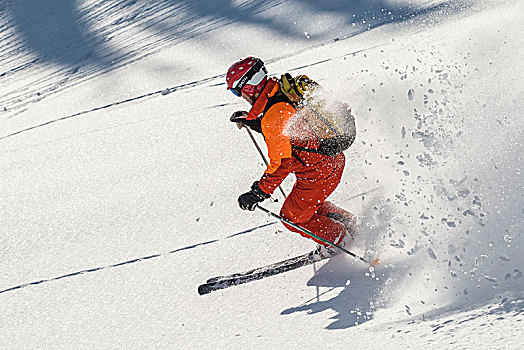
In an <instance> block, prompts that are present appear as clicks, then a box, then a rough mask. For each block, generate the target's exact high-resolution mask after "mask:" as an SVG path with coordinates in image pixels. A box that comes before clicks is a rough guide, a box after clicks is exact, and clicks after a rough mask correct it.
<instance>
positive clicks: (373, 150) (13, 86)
mask: <svg viewBox="0 0 524 350" xmlns="http://www.w3.org/2000/svg"><path fill="white" fill-rule="evenodd" d="M522 23H524V2H523V1H522V0H511V1H461V0H458V1H453V0H450V1H425V0H417V1H413V0H412V1H407V0H372V1H371V0H370V1H349V0H348V1H344V0H341V1H321V0H291V1H283V0H270V1H264V2H261V1H250V0H235V1H229V0H228V1H223V0H204V1H174V0H173V1H169V0H157V1H146V0H135V1H119V0H114V1H102V0H79V1H70V2H67V1H57V0H50V1H41V0H4V1H1V2H0V125H1V126H0V252H1V254H0V262H1V263H2V267H3V268H2V272H1V276H0V305H1V309H2V312H1V313H0V348H3V349H30V348H34V349H81V348H86V349H186V348H191V349H273V348H274V349H277V348H278V349H280V348H282V349H316V348H321V349H404V348H412V349H422V348H424V349H522V348H523V346H524V322H523V321H524V316H523V313H524V293H523V286H524V278H523V271H524V254H523V252H522V247H523V243H524V239H523V233H524V232H523V222H524V220H523V217H524V191H523V175H522V172H523V165H524V161H523V154H524V144H523V136H522V130H523V129H524V122H523V118H522V111H523V110H524V104H523V101H524V93H523V92H524V76H523V75H522V72H523V71H524V63H523V62H524V60H523V59H522V56H523V54H524V41H523V37H524V27H523V26H522ZM248 55H254V56H258V57H261V58H262V59H263V60H264V61H265V62H266V65H267V67H268V69H269V71H270V73H271V74H274V75H278V74H283V73H285V72H290V73H292V74H307V75H308V76H310V77H311V78H312V79H314V80H316V81H318V82H319V83H320V84H322V85H323V86H324V87H325V88H326V89H328V91H330V92H331V93H332V96H334V97H336V98H337V99H339V100H341V101H344V102H347V103H348V104H350V105H351V107H352V109H353V113H354V114H355V116H356V122H357V129H358V134H357V139H356V141H355V144H354V145H353V146H352V147H351V148H350V149H349V150H348V151H346V152H345V154H346V157H347V164H346V170H345V173H344V176H343V179H342V182H341V184H340V186H339V187H338V189H337V190H336V191H335V192H334V193H333V195H332V196H331V198H330V200H332V201H333V202H335V203H337V204H338V205H340V206H343V207H344V208H347V209H348V210H350V211H352V212H354V213H355V214H356V215H358V218H359V236H358V238H357V242H356V246H355V247H354V251H355V253H357V254H359V255H363V256H370V257H379V258H380V259H381V261H382V264H381V265H379V266H378V267H377V268H376V269H375V271H370V270H369V269H368V266H366V265H365V264H363V263H361V262H359V261H357V260H355V259H352V258H351V257H350V256H345V255H344V256H342V255H339V256H337V257H335V258H333V259H331V260H329V261H328V262H323V263H317V264H316V265H314V266H307V267H304V268H301V269H298V270H294V271H291V272H288V273H285V274H281V275H278V276H274V277H271V278H268V279H265V280H260V281H255V282H252V283H249V284H245V285H241V286H235V287H232V288H229V289H225V290H223V291H217V292H213V293H211V294H208V295H205V296H199V295H198V293H197V287H198V285H199V284H201V283H203V282H205V281H206V280H207V279H208V278H210V277H214V276H217V275H222V274H228V273H234V272H239V271H243V270H247V269H250V268H253V267H258V266H262V265H265V264H268V263H273V262H276V261H279V260H282V259H286V258H289V257H293V256H296V255H300V254H303V253H305V252H308V251H310V250H312V249H314V246H315V245H314V244H313V243H312V242H311V241H309V240H307V239H304V238H301V237H300V236H298V235H297V234H294V233H290V232H288V231H286V230H285V228H284V227H283V226H282V225H281V224H280V223H278V222H276V221H275V220H274V219H272V218H270V217H268V216H266V215H264V214H263V213H262V212H260V211H255V212H253V213H250V212H243V211H241V210H240V209H239V208H238V207H237V203H236V199H237V196H238V195H239V194H241V193H243V192H245V191H246V190H248V189H249V186H250V185H251V183H252V182H253V181H254V180H256V179H258V178H259V177H260V176H261V174H262V172H263V171H264V165H263V162H262V160H261V159H260V157H259V154H258V153H257V151H256V150H255V148H254V146H253V145H252V144H251V141H250V139H249V137H248V135H247V134H246V133H245V131H243V130H239V129H237V128H236V126H235V125H233V124H232V123H230V122H229V121H228V119H229V116H230V115H231V113H233V112H234V111H236V110H243V109H247V108H248V106H247V105H246V103H245V102H244V101H243V100H241V99H237V98H235V97H234V96H233V95H232V94H231V93H229V92H227V91H226V89H225V84H224V80H225V79H224V73H225V71H226V70H227V68H228V67H229V65H230V64H231V63H232V62H234V61H236V60H237V59H239V58H242V57H246V56H248ZM257 139H258V141H259V142H260V144H263V140H262V139H261V138H257ZM292 185H293V178H290V179H287V180H286V181H285V182H284V184H283V188H284V190H285V191H286V192H287V193H289V191H290V190H291V187H292ZM274 197H275V198H278V202H269V201H268V202H267V203H264V205H265V206H266V207H267V208H270V209H271V210H274V211H276V212H278V210H279V208H280V205H281V204H282V198H281V197H280V196H279V194H278V193H276V194H275V196H274Z"/></svg>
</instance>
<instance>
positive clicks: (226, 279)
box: [198, 252, 328, 295]
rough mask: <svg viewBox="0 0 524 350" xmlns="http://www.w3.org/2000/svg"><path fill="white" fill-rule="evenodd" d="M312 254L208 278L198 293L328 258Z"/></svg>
mask: <svg viewBox="0 0 524 350" xmlns="http://www.w3.org/2000/svg"><path fill="white" fill-rule="evenodd" d="M311 256H312V252H311V253H307V254H304V255H299V256H296V257H294V258H290V259H286V260H283V261H280V262H277V263H274V264H270V265H266V266H262V267H258V268H255V269H252V270H249V271H246V272H241V273H234V274H232V275H227V276H218V277H213V278H210V279H208V280H207V282H206V283H204V284H202V285H200V286H198V294H200V295H203V294H208V293H211V292H213V291H215V290H219V289H224V288H229V287H231V286H236V285H239V284H244V283H248V282H251V281H256V280H259V279H262V278H266V277H270V276H274V275H277V274H280V273H283V272H287V271H290V270H294V269H298V268H300V267H302V266H306V265H311V264H313V263H315V262H318V261H322V260H325V259H328V258H323V259H320V260H318V259H317V260H313V258H312V257H311Z"/></svg>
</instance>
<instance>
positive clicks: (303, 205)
mask: <svg viewBox="0 0 524 350" xmlns="http://www.w3.org/2000/svg"><path fill="white" fill-rule="evenodd" d="M282 80H283V79H277V78H275V77H268V74H267V70H266V68H265V66H264V63H263V62H262V61H261V60H260V59H258V58H255V57H247V58H245V59H242V60H240V61H238V62H236V63H234V64H233V65H232V66H231V67H230V68H229V70H228V72H227V75H226V82H227V89H228V90H230V91H231V92H232V93H233V94H234V95H235V96H238V97H242V98H244V99H245V100H246V101H248V102H249V103H250V104H251V110H250V111H249V112H246V111H237V112H235V113H233V115H232V116H231V119H230V120H231V121H232V122H235V123H237V125H238V126H239V127H243V126H244V127H249V128H250V129H252V130H254V131H256V132H259V133H261V134H262V135H263V136H264V139H265V142H266V144H267V149H268V155H269V159H270V162H269V165H268V166H267V169H266V170H265V172H264V174H263V175H262V177H261V178H260V179H259V180H258V181H255V182H254V183H253V185H252V186H251V190H250V191H248V192H246V193H244V194H242V195H240V197H238V203H239V205H240V208H242V209H244V210H250V211H253V210H255V208H256V206H257V204H258V203H260V202H262V201H264V200H265V199H268V198H270V196H271V194H272V193H273V191H275V189H276V188H277V187H278V186H279V185H280V184H281V182H282V181H283V180H284V179H285V178H286V177H287V175H289V173H294V174H295V176H296V182H295V184H294V186H293V189H292V190H291V192H290V193H289V195H288V196H287V198H286V200H285V202H284V204H283V206H282V209H281V211H280V215H281V216H282V217H283V218H285V219H287V220H289V221H291V222H293V223H295V224H297V225H299V226H301V227H303V228H305V229H307V230H309V231H311V232H313V233H314V234H316V235H318V236H320V237H322V238H324V239H326V240H327V241H329V242H332V243H334V244H337V245H340V246H342V247H345V248H346V247H348V246H349V245H350V244H351V243H352V242H353V235H354V232H355V227H356V218H355V216H354V215H352V214H351V213H349V212H348V211H346V210H344V209H342V208H339V207H338V206H336V205H334V204H333V203H331V202H329V201H327V200H326V198H327V197H328V196H329V195H330V194H331V193H332V192H333V191H334V190H335V188H336V187H337V186H338V184H339V182H340V179H341V177H342V172H343V170H344V165H345V157H344V154H343V153H342V152H340V153H338V154H336V155H332V156H328V155H324V154H321V153H318V152H316V150H317V149H318V147H319V143H318V140H316V138H315V137H314V136H313V135H306V137H304V135H302V137H294V135H295V133H294V132H293V130H292V129H293V128H296V127H300V128H301V132H302V134H303V129H304V128H303V126H300V125H299V124H300V123H298V122H293V123H291V121H292V118H293V117H294V115H295V114H296V108H295V107H294V106H293V104H292V103H291V101H290V100H289V99H288V98H286V95H284V94H283V93H282V90H281V87H282V84H283V82H282ZM283 224H284V225H285V226H286V227H287V228H288V229H289V230H291V231H294V232H298V233H300V234H301V235H302V236H304V237H308V238H311V237H309V236H307V235H306V234H305V233H303V232H302V231H300V230H298V229H296V228H294V227H292V226H291V225H288V224H286V223H283ZM312 239H313V240H314V241H316V242H317V243H318V244H319V245H318V247H317V250H316V251H315V253H314V254H316V258H317V259H318V258H320V259H321V258H326V257H330V256H332V255H335V254H337V253H338V249H336V248H334V247H333V246H330V245H328V244H326V243H324V242H322V241H320V240H318V239H315V238H312Z"/></svg>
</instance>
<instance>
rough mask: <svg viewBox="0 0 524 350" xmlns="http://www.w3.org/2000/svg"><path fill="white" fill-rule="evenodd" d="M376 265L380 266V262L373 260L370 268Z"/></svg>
mask: <svg viewBox="0 0 524 350" xmlns="http://www.w3.org/2000/svg"><path fill="white" fill-rule="evenodd" d="M378 264H380V260H379V259H378V258H376V259H374V260H373V261H372V262H371V264H370V265H371V267H375V266H377V265H378Z"/></svg>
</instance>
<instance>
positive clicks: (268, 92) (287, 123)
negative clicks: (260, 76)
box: [247, 78, 332, 194]
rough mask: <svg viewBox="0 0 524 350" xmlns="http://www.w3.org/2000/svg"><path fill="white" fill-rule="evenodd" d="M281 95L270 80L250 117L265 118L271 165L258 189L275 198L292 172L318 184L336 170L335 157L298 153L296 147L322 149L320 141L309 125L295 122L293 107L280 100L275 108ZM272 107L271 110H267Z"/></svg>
mask: <svg viewBox="0 0 524 350" xmlns="http://www.w3.org/2000/svg"><path fill="white" fill-rule="evenodd" d="M280 94H281V92H280V83H279V81H278V80H276V79H275V78H272V79H270V80H269V81H268V83H267V84H266V86H265V88H264V90H263V91H262V93H261V95H260V96H259V98H258V99H257V100H256V101H255V103H254V104H253V107H252V108H251V110H250V111H249V114H248V116H247V119H248V120H253V119H257V118H262V120H261V128H262V134H263V136H264V139H265V141H266V145H267V149H268V156H269V160H270V161H269V165H268V167H267V169H266V171H265V172H264V174H263V176H262V178H261V179H260V181H259V183H258V185H259V187H260V189H261V190H262V191H264V192H265V193H267V194H272V193H273V191H274V190H275V189H276V188H277V187H278V186H279V185H280V183H281V182H282V181H283V180H284V179H285V178H286V177H287V175H289V173H291V172H294V173H295V175H296V176H297V177H300V176H302V177H303V178H305V179H307V180H311V181H315V180H321V179H322V178H323V177H325V176H327V174H329V172H330V171H331V170H332V169H330V168H331V166H330V165H329V164H331V163H332V162H330V161H329V160H331V158H332V157H329V156H325V155H322V154H319V153H313V152H307V151H303V150H298V149H294V146H296V147H307V148H310V149H311V148H312V149H318V147H319V144H318V139H317V138H316V137H311V136H313V134H312V131H311V130H310V129H309V128H308V125H307V124H304V123H301V122H300V121H298V120H295V119H297V118H295V119H293V116H294V115H295V113H296V110H295V108H294V107H293V106H292V105H291V104H290V103H288V102H285V101H282V100H280V101H279V102H276V103H274V104H272V105H271V101H270V100H271V99H272V98H273V97H276V96H278V95H280ZM268 103H269V104H270V106H269V109H267V108H266V107H267V106H268ZM266 109H267V110H266ZM308 129H309V130H308ZM297 135H300V137H298V136H297ZM321 168H325V169H321Z"/></svg>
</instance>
